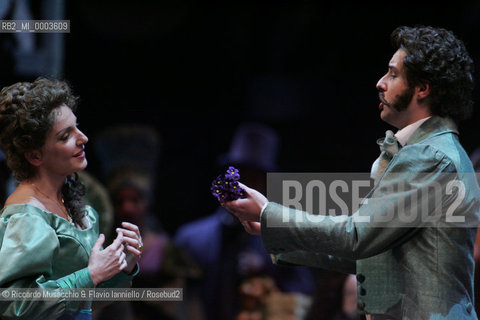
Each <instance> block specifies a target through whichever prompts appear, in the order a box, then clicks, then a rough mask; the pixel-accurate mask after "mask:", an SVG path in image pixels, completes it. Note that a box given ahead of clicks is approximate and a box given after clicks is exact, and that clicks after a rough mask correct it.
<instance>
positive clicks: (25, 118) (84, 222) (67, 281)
mask: <svg viewBox="0 0 480 320" xmlns="http://www.w3.org/2000/svg"><path fill="white" fill-rule="evenodd" d="M76 100H77V99H76V98H75V97H74V96H73V94H72V92H71V89H70V88H69V86H68V85H67V84H66V83H65V82H62V81H58V80H48V79H37V80H35V81H34V82H31V83H30V82H21V83H16V84H14V85H11V86H9V87H6V88H4V89H3V90H2V91H1V92H0V148H1V150H2V151H3V152H4V153H5V156H6V159H7V165H8V166H9V168H10V169H11V170H12V172H13V174H14V176H15V178H16V179H17V180H18V181H19V182H20V183H19V185H18V187H17V189H16V190H15V191H14V192H13V193H12V194H11V195H10V196H9V197H8V199H7V201H6V203H5V207H4V208H3V209H2V210H1V211H0V265H1V267H0V287H2V288H31V289H35V288H41V289H50V290H57V291H59V292H60V290H62V289H76V288H94V287H106V288H109V287H127V286H130V285H131V279H132V277H133V275H134V274H135V273H136V271H137V270H138V267H137V266H136V264H137V261H138V260H139V258H140V254H141V250H142V248H143V245H142V239H141V236H140V232H139V230H138V227H137V226H135V225H133V224H130V223H123V224H122V228H119V229H117V233H118V235H117V237H116V239H115V240H114V241H113V243H112V244H110V245H109V246H107V247H106V248H105V249H104V250H101V247H102V245H103V243H104V241H105V237H104V235H103V234H100V235H98V215H97V213H96V212H95V210H94V209H93V208H91V207H89V206H85V205H84V203H83V201H82V198H83V196H84V194H85V190H84V187H83V185H82V184H81V182H80V181H78V179H77V176H76V172H77V171H80V170H83V169H84V168H85V167H86V165H87V160H86V158H85V151H84V147H85V144H86V143H87V141H88V138H87V137H86V136H85V135H84V134H83V133H82V132H81V131H80V130H79V129H78V127H77V119H76V116H75V115H74V113H73V112H74V110H75V106H76ZM7 263H8V266H7V265H6V264H7ZM59 296H60V297H59V298H58V299H57V300H55V301H53V300H42V301H33V300H31V301H28V300H24V301H1V302H0V318H1V319H91V317H92V316H91V301H70V300H68V299H65V298H64V296H65V295H63V297H62V295H59Z"/></svg>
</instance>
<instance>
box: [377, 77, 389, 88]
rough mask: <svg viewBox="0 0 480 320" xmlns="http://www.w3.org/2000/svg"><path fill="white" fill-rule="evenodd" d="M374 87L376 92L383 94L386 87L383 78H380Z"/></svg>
mask: <svg viewBox="0 0 480 320" xmlns="http://www.w3.org/2000/svg"><path fill="white" fill-rule="evenodd" d="M376 87H377V90H378V91H382V92H383V91H386V90H387V85H386V83H385V76H383V77H381V78H380V80H378V82H377V86H376Z"/></svg>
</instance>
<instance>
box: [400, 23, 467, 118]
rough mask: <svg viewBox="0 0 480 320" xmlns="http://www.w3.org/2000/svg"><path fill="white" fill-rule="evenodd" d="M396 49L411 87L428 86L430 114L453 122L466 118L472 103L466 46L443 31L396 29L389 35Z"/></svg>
mask: <svg viewBox="0 0 480 320" xmlns="http://www.w3.org/2000/svg"><path fill="white" fill-rule="evenodd" d="M391 39H392V44H393V46H394V48H395V49H403V50H405V51H406V53H407V56H406V57H405V58H404V59H403V65H404V68H405V72H406V76H407V81H408V84H409V86H410V87H414V86H417V85H421V84H425V83H428V84H429V85H430V95H429V96H428V97H427V99H428V100H427V101H428V102H429V105H430V110H431V111H432V113H433V114H435V115H439V116H442V117H450V118H452V119H454V120H457V121H458V120H463V119H466V118H468V116H469V115H470V113H471V110H472V106H473V101H472V100H471V95H472V91H473V75H472V73H473V61H472V59H471V58H470V56H469V54H468V52H467V50H466V48H465V45H464V44H463V42H462V41H461V40H459V39H458V38H457V37H455V35H454V34H453V33H452V32H451V31H448V30H445V29H443V28H433V27H424V26H419V27H399V28H397V29H395V30H394V31H393V32H392V35H391Z"/></svg>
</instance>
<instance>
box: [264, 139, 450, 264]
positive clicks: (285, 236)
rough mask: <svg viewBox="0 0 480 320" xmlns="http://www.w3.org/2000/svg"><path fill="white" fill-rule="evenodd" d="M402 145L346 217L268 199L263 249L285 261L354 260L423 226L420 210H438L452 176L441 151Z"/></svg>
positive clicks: (384, 248)
mask: <svg viewBox="0 0 480 320" xmlns="http://www.w3.org/2000/svg"><path fill="white" fill-rule="evenodd" d="M407 148H408V149H409V150H402V152H399V153H398V154H397V155H395V157H394V158H393V159H392V161H391V162H390V164H389V166H388V168H387V170H386V171H385V174H384V175H383V176H382V178H381V179H380V181H379V183H378V185H377V186H375V187H374V189H373V190H372V191H371V193H370V197H369V198H368V199H367V201H366V202H365V203H364V204H363V205H362V206H361V207H360V208H359V209H358V210H357V211H356V212H355V213H353V214H352V215H350V216H335V217H332V216H322V217H318V216H316V217H313V216H312V215H309V214H308V213H306V212H303V211H299V210H294V209H290V208H286V207H284V206H281V205H279V204H276V203H269V204H268V205H267V207H266V208H265V210H264V212H263V214H262V218H261V226H262V241H263V244H264V246H265V248H266V249H267V251H269V252H270V253H273V254H276V255H278V258H279V259H280V260H282V257H283V259H285V260H287V262H290V263H292V262H294V261H295V260H298V261H299V262H300V263H301V264H305V263H306V262H310V263H313V264H316V263H319V264H324V263H325V262H328V261H336V262H341V260H334V259H333V258H331V257H330V256H332V257H336V258H342V259H347V261H355V260H359V259H364V258H368V257H371V256H374V255H378V254H380V253H382V252H385V251H387V250H388V249H390V248H392V247H394V246H396V245H399V244H401V243H403V242H404V241H407V240H408V239H409V238H410V237H411V236H413V235H414V234H415V233H416V232H417V230H418V228H420V227H422V223H423V222H424V220H423V219H422V218H423V217H424V215H425V214H427V216H429V217H430V216H432V215H437V214H438V212H437V211H438V210H439V209H440V210H443V207H444V206H443V205H444V203H445V202H448V201H452V197H455V194H452V195H450V196H446V195H445V190H444V187H445V185H446V184H447V182H448V181H447V180H448V179H452V176H453V177H454V176H455V175H456V169H455V166H454V165H453V163H452V161H451V160H450V159H449V158H448V157H446V156H445V154H443V153H442V152H440V151H438V150H436V149H434V148H431V147H429V146H425V145H412V146H408V147H405V148H404V149H407ZM412 155H414V156H415V158H414V159H413V158H412ZM438 188H440V189H438ZM432 190H433V191H432ZM437 190H439V191H438V192H439V193H440V194H434V195H435V197H433V196H432V194H430V193H431V192H436V191H437ZM412 199H413V200H412ZM415 199H416V200H415ZM414 200H415V201H414ZM442 214H444V212H440V215H442ZM411 217H414V219H413V220H412V219H411ZM297 251H299V253H296V252H297ZM292 252H293V253H292ZM327 265H328V263H327ZM347 269H350V268H347Z"/></svg>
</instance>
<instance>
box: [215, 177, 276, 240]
mask: <svg viewBox="0 0 480 320" xmlns="http://www.w3.org/2000/svg"><path fill="white" fill-rule="evenodd" d="M239 185H240V186H241V187H242V188H243V189H245V191H246V192H247V197H246V198H245V199H238V200H234V201H229V202H225V203H223V204H222V205H223V206H224V207H225V208H226V209H227V210H228V211H230V212H231V213H233V214H234V215H235V216H236V217H237V218H238V219H239V220H240V221H241V222H242V224H243V226H244V227H245V230H246V231H247V232H248V233H250V234H254V235H259V234H260V214H261V212H262V208H263V206H264V204H265V203H267V202H268V200H267V198H265V196H264V195H263V194H261V193H260V192H258V191H257V190H255V189H251V188H249V187H247V186H246V185H244V184H242V183H239Z"/></svg>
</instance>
